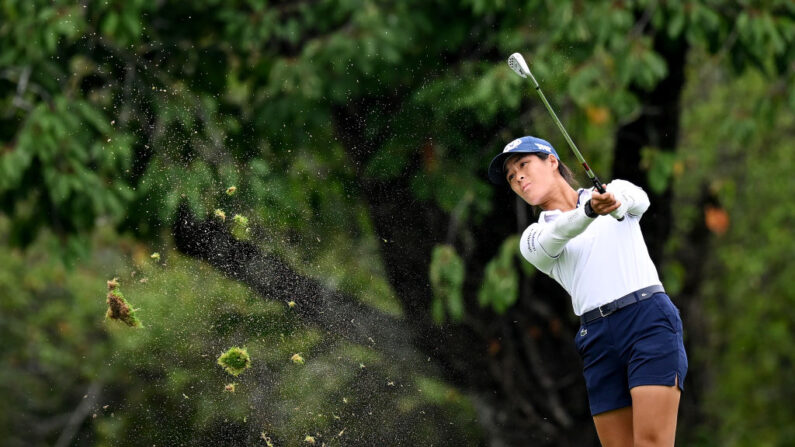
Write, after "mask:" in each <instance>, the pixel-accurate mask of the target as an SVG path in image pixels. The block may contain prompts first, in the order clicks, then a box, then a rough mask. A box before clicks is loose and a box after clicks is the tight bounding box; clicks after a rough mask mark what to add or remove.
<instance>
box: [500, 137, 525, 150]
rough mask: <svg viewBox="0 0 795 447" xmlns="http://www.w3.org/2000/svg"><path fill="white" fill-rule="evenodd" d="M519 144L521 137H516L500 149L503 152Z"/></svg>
mask: <svg viewBox="0 0 795 447" xmlns="http://www.w3.org/2000/svg"><path fill="white" fill-rule="evenodd" d="M520 144H522V139H521V138H517V139H515V140H513V141H511V142H510V143H508V144H507V145H505V149H503V150H502V151H503V152H508V151H510V150H511V149H515V148H516V146H519V145H520Z"/></svg>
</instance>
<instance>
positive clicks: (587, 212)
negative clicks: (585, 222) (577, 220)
mask: <svg viewBox="0 0 795 447" xmlns="http://www.w3.org/2000/svg"><path fill="white" fill-rule="evenodd" d="M583 211H585V215H586V216H588V217H590V218H591V219H595V218H596V217H598V216H599V214H597V213H596V211H594V209H593V207H591V200H590V199H589V200H588V201H587V202H585V206H583Z"/></svg>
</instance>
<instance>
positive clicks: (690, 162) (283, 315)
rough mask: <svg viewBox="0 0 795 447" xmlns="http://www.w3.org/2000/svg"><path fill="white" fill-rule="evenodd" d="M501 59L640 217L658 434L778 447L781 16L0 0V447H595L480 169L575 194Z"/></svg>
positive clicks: (791, 215)
mask: <svg viewBox="0 0 795 447" xmlns="http://www.w3.org/2000/svg"><path fill="white" fill-rule="evenodd" d="M516 51H518V52H521V53H523V54H524V56H525V58H526V59H527V61H528V63H529V65H530V68H531V69H532V70H533V73H534V74H535V76H536V78H537V79H538V81H539V82H540V84H541V87H542V89H543V90H544V92H545V93H546V95H547V97H548V98H549V100H550V102H551V103H552V105H553V107H554V108H555V109H556V111H557V112H558V115H559V116H560V118H561V119H562V121H563V123H564V124H565V126H566V128H567V129H568V131H569V133H570V134H571V135H572V136H573V138H574V140H575V141H576V142H577V144H578V146H579V147H580V149H581V150H582V151H583V153H584V155H585V157H586V159H587V160H588V161H589V163H590V164H591V166H592V167H593V168H594V170H595V171H596V173H597V174H598V175H599V176H600V178H602V179H603V180H605V181H607V180H609V179H612V178H622V179H627V180H630V181H632V182H634V183H636V184H638V185H641V186H642V187H643V188H644V189H645V190H646V191H647V192H648V193H649V196H650V198H651V200H652V207H651V208H650V210H649V211H648V212H647V213H646V214H645V216H644V218H643V221H642V224H643V230H644V234H645V237H646V240H647V243H648V246H649V249H650V252H651V254H652V257H653V258H654V260H655V262H656V264H657V266H658V269H659V271H660V274H661V276H662V278H663V281H664V284H665V287H666V289H667V290H668V292H669V294H670V295H671V297H672V299H673V301H674V302H675V303H676V304H677V306H678V307H679V308H680V310H681V314H682V319H683V321H684V324H685V336H686V347H687V349H688V352H689V355H690V371H689V373H688V376H687V380H686V383H685V392H684V394H683V401H682V406H681V411H680V419H679V427H678V441H679V442H678V444H679V445H688V446H704V447H707V446H788V445H789V446H791V445H795V424H793V421H795V406H793V405H792V401H793V400H795V383H793V360H795V329H794V328H793V325H795V292H793V289H792V288H791V286H790V285H789V279H792V278H793V277H795V267H794V266H795V263H793V261H794V260H795V258H794V257H793V252H794V251H795V250H794V249H795V235H793V232H792V231H791V226H792V223H793V222H795V203H794V202H793V200H792V197H793V193H794V192H795V181H794V180H793V179H794V178H795V176H793V175H792V168H793V152H795V150H794V149H795V145H794V143H793V140H795V114H793V112H794V111H795V89H794V88H793V85H795V82H793V81H794V80H795V79H794V78H795V6H794V5H793V3H792V2H789V1H786V0H770V1H762V2H750V1H718V0H715V1H707V0H704V1H664V2H663V1H654V0H638V1H598V2H584V1H574V0H557V1H554V2H552V1H540V0H526V1H513V0H495V1H486V0H458V1H427V0H422V1H416V0H404V1H399V2H389V1H377V0H290V1H264V0H247V1H242V0H240V1H229V0H227V1H220V0H205V1H193V2H184V1H167V0H155V1H147V0H126V1H118V0H107V1H91V0H83V1H59V0H54V1H51V0H48V1H44V0H29V1H15V0H2V1H0V103H1V104H2V107H0V362H1V363H0V439H2V444H3V445H7V446H44V445H55V446H69V445H75V446H89V445H91V446H94V445H96V446H127V445H129V446H139V445H140V446H153V445H157V446H165V445H169V446H179V445H185V446H187V445H208V446H209V445H213V446H216V445H230V446H238V445H240V446H243V445H246V446H253V445H263V446H265V445H276V446H301V445H318V446H319V445H327V446H333V445H411V446H415V445H422V446H430V445H436V446H444V445H486V446H527V445H533V446H597V445H599V444H598V440H597V438H596V434H595V431H594V429H593V423H592V421H591V418H590V415H589V413H588V405H587V397H586V394H585V386H584V382H583V379H582V374H581V365H580V360H579V357H578V355H577V353H576V351H575V348H574V346H573V342H572V339H573V337H574V335H575V333H576V331H577V328H578V320H577V319H576V317H575V316H574V315H573V313H572V309H571V304H570V301H569V298H568V296H567V295H566V294H565V293H564V292H563V291H562V290H561V289H560V288H559V287H558V286H557V284H556V283H554V282H553V281H552V280H550V279H549V278H547V277H546V275H543V274H539V273H536V272H535V271H534V269H533V268H532V266H531V265H529V264H528V263H527V262H525V261H523V260H521V259H520V256H519V255H518V250H517V248H518V247H517V235H518V234H519V233H520V232H521V231H522V230H523V229H524V228H525V227H526V226H527V225H529V223H531V222H532V221H533V220H534V219H535V218H534V213H533V210H532V209H530V207H528V206H526V205H524V204H523V203H520V202H519V201H517V199H516V198H515V197H514V196H512V194H511V193H510V192H509V191H508V190H506V189H505V188H497V187H492V186H491V185H490V184H489V183H488V180H487V178H486V167H487V164H488V162H489V161H490V159H491V157H493V156H494V155H495V154H497V153H498V152H500V151H501V150H502V148H503V146H504V145H505V144H506V143H508V142H509V141H511V140H512V139H514V138H516V137H519V136H522V135H527V134H532V135H536V136H540V137H543V138H545V139H548V140H549V141H551V142H552V143H553V145H555V146H556V148H557V150H558V152H560V154H561V156H562V157H563V160H564V161H566V162H567V163H568V164H569V165H570V166H571V167H572V168H573V170H574V171H575V173H576V174H577V176H578V179H579V181H580V183H581V185H583V186H586V185H587V178H586V177H585V176H584V175H583V174H581V173H580V170H578V169H577V163H576V161H575V159H574V157H573V156H572V155H571V154H570V152H569V149H568V148H566V143H565V141H564V140H563V138H562V137H561V135H560V134H559V132H558V130H557V128H556V127H555V126H554V124H553V122H552V120H551V118H550V116H549V115H548V113H547V111H546V110H545V109H544V107H543V105H542V103H541V102H540V100H539V98H538V97H537V96H536V95H535V93H534V92H533V91H532V89H531V88H530V87H529V83H527V81H525V80H522V79H520V78H519V77H517V76H516V75H515V74H514V73H513V72H511V71H510V69H509V68H508V66H507V64H506V59H507V57H508V55H510V54H511V53H513V52H516ZM233 186H234V190H229V189H228V188H230V187H233ZM155 253H156V254H157V255H156V256H155ZM114 277H115V278H118V281H119V284H120V286H119V290H121V291H123V294H124V296H125V297H126V299H127V300H128V301H129V304H130V305H131V306H132V307H133V308H135V309H137V316H138V318H140V320H141V322H142V327H140V328H131V327H127V326H125V325H124V324H122V323H120V322H118V321H113V320H111V319H108V318H106V310H107V308H108V305H107V303H106V294H107V293H108V289H107V286H106V282H107V281H109V280H111V279H113V278H114ZM788 278H789V279H788ZM233 346H239V347H245V348H246V349H247V351H248V353H249V354H250V356H251V367H250V368H249V369H248V370H246V371H245V372H243V373H242V374H240V375H239V376H237V377H233V376H231V375H229V374H228V373H226V372H225V371H224V370H223V368H221V367H220V366H219V365H218V364H217V363H216V360H217V358H218V357H219V356H220V355H221V354H222V353H223V352H224V351H225V350H227V349H228V348H230V347H233ZM295 354H298V355H299V356H300V358H301V359H303V362H301V361H299V359H298V358H296V357H294V355H295ZM231 383H235V387H234V391H230V390H228V389H226V385H229V384H231Z"/></svg>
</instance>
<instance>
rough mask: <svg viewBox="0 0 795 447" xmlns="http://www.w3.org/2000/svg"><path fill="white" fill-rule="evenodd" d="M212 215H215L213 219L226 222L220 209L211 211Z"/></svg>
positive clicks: (224, 215) (224, 214)
mask: <svg viewBox="0 0 795 447" xmlns="http://www.w3.org/2000/svg"><path fill="white" fill-rule="evenodd" d="M213 215H215V217H217V218H219V219H221V220H222V221H226V213H225V212H224V210H222V209H220V208H219V209H216V210H215V211H213Z"/></svg>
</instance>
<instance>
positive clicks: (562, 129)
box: [528, 72, 605, 194]
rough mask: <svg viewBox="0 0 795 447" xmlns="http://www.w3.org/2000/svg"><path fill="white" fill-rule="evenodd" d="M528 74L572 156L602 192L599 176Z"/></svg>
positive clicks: (533, 78)
mask: <svg viewBox="0 0 795 447" xmlns="http://www.w3.org/2000/svg"><path fill="white" fill-rule="evenodd" d="M528 74H529V75H530V80H532V81H533V85H534V86H535V89H536V92H538V96H540V97H541V101H542V102H543V103H544V106H546V108H547V110H548V111H549V114H550V115H552V119H553V120H554V121H555V124H556V125H557V126H558V129H560V133H562V134H563V138H565V139H566V142H567V143H569V147H570V148H571V150H572V152H574V156H575V157H577V160H578V161H579V162H580V164H582V167H583V168H585V173H586V174H587V175H588V178H590V179H591V181H592V182H593V184H594V186H595V187H596V189H597V190H598V191H599V192H600V193H602V194H604V192H605V190H604V187H603V186H602V182H600V181H599V178H597V177H596V174H594V172H593V170H592V169H591V167H590V166H588V163H587V162H586V161H585V158H583V156H582V154H581V153H580V150H579V149H577V145H576V144H574V141H573V140H572V139H571V137H570V136H569V133H568V132H566V128H565V127H563V123H561V122H560V120H559V119H558V115H557V114H555V111H554V110H552V106H551V105H549V101H547V97H546V96H544V92H542V91H541V87H540V86H539V85H538V81H536V78H535V76H533V74H532V73H529V72H528Z"/></svg>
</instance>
